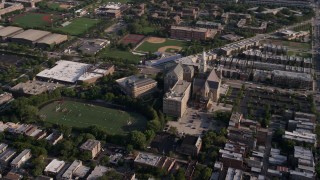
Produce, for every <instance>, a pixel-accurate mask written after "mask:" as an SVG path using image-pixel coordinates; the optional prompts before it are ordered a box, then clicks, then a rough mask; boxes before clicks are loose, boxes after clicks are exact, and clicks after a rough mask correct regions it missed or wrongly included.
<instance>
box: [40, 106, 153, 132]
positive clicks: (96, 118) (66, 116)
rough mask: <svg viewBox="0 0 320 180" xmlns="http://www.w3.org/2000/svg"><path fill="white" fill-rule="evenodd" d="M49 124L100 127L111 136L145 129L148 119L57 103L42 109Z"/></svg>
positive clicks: (104, 109) (108, 110)
mask: <svg viewBox="0 0 320 180" xmlns="http://www.w3.org/2000/svg"><path fill="white" fill-rule="evenodd" d="M40 117H41V118H42V119H43V120H44V121H47V122H50V123H54V124H63V125H66V126H71V127H89V126H93V125H95V126H98V127H101V128H103V129H104V130H106V131H107V132H108V133H110V134H126V133H127V132H129V131H132V130H140V129H144V128H145V127H146V124H147V119H146V118H145V117H144V116H142V115H141V114H138V113H135V112H128V111H123V110H119V109H113V108H106V107H102V106H97V105H93V104H88V103H82V102H76V101H55V102H52V103H50V104H48V105H46V106H44V107H43V108H41V109H40Z"/></svg>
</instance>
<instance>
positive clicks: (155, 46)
mask: <svg viewBox="0 0 320 180" xmlns="http://www.w3.org/2000/svg"><path fill="white" fill-rule="evenodd" d="M165 46H177V47H181V48H184V47H186V46H187V43H186V42H185V41H178V40H174V39H165V42H163V43H151V42H148V41H144V42H143V43H142V44H141V45H140V46H139V47H138V48H137V49H136V50H137V51H143V52H157V51H158V50H159V48H162V47H165Z"/></svg>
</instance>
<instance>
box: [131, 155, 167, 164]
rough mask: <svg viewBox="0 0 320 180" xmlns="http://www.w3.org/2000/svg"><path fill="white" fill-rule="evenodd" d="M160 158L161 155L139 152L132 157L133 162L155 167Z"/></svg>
mask: <svg viewBox="0 0 320 180" xmlns="http://www.w3.org/2000/svg"><path fill="white" fill-rule="evenodd" d="M161 158H162V157H161V156H157V155H154V154H150V153H142V152H139V154H138V155H137V157H136V158H135V159H134V162H137V163H141V164H146V165H150V166H154V167H155V166H157V164H158V163H159V161H160V160H161Z"/></svg>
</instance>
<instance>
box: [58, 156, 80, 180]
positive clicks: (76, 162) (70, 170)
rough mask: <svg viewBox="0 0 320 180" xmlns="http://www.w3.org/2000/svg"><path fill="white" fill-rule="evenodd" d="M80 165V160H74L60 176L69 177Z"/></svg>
mask: <svg viewBox="0 0 320 180" xmlns="http://www.w3.org/2000/svg"><path fill="white" fill-rule="evenodd" d="M81 165H82V162H81V161H80V160H74V161H73V162H72V164H71V165H70V166H69V168H68V169H67V170H66V171H65V172H64V173H63V174H62V178H65V179H71V178H72V175H73V172H74V171H75V170H77V168H79V166H81Z"/></svg>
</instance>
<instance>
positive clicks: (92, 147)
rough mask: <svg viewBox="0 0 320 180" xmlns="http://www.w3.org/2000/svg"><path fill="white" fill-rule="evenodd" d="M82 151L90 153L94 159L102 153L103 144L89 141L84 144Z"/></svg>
mask: <svg viewBox="0 0 320 180" xmlns="http://www.w3.org/2000/svg"><path fill="white" fill-rule="evenodd" d="M80 149H81V150H83V151H89V152H90V153H91V156H92V159H93V158H95V157H96V156H97V154H98V153H99V152H100V151H101V142H100V141H97V140H93V139H89V140H87V141H86V142H85V143H84V144H82V145H81V147H80Z"/></svg>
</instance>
